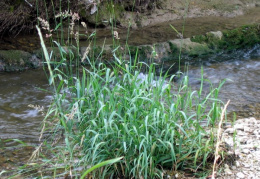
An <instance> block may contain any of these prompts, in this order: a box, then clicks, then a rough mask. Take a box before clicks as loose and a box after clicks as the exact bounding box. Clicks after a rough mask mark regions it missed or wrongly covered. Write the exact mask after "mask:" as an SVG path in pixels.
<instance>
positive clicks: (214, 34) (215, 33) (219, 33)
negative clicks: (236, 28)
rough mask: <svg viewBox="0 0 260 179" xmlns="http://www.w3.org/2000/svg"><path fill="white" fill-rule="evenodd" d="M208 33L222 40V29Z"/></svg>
mask: <svg viewBox="0 0 260 179" xmlns="http://www.w3.org/2000/svg"><path fill="white" fill-rule="evenodd" d="M206 35H207V36H213V37H214V38H216V39H219V40H221V39H222V37H223V33H222V32H221V31H217V32H212V31H211V32H208V33H207V34H206Z"/></svg>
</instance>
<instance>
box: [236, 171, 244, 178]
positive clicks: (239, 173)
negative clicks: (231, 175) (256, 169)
mask: <svg viewBox="0 0 260 179" xmlns="http://www.w3.org/2000/svg"><path fill="white" fill-rule="evenodd" d="M237 177H238V178H245V175H244V174H243V173H242V172H238V173H237Z"/></svg>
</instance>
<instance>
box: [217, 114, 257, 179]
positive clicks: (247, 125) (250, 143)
mask: <svg viewBox="0 0 260 179" xmlns="http://www.w3.org/2000/svg"><path fill="white" fill-rule="evenodd" d="M223 126H225V125H223ZM226 126H228V127H227V128H225V127H224V133H223V135H222V136H223V141H224V142H225V143H226V145H227V146H229V149H228V150H229V151H228V152H227V153H228V154H233V155H234V154H235V156H236V157H235V158H234V159H235V160H236V161H235V162H234V165H233V166H226V165H225V168H224V172H223V174H220V176H219V177H218V178H220V179H226V178H238V179H240V178H241V179H242V178H248V179H258V178H259V179H260V120H257V119H255V118H253V117H250V118H244V119H239V120H237V121H235V123H234V126H233V127H230V126H229V125H226ZM234 134H235V137H234ZM234 139H235V141H234Z"/></svg>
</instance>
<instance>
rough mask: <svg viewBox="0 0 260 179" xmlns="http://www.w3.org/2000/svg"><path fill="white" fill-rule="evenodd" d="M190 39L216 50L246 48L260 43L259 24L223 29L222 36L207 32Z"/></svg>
mask: <svg viewBox="0 0 260 179" xmlns="http://www.w3.org/2000/svg"><path fill="white" fill-rule="evenodd" d="M191 41H193V42H198V43H205V44H207V45H208V47H209V48H210V49H213V50H215V51H216V52H217V51H220V50H224V51H230V50H237V49H242V48H248V47H252V46H253V45H255V44H258V43H260V29H259V24H254V25H247V26H242V27H239V28H236V29H233V30H225V31H223V37H222V38H217V37H215V36H214V35H213V34H211V33H208V34H206V35H196V36H194V37H192V38H191Z"/></svg>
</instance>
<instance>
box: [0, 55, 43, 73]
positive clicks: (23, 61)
mask: <svg viewBox="0 0 260 179" xmlns="http://www.w3.org/2000/svg"><path fill="white" fill-rule="evenodd" d="M40 65H41V60H40V59H39V58H37V57H36V56H35V55H32V54H31V53H29V52H25V51H22V50H0V72H1V71H8V72H11V71H22V70H26V69H29V68H38V67H39V66H40Z"/></svg>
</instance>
